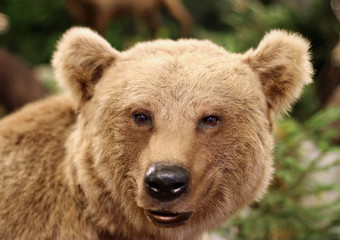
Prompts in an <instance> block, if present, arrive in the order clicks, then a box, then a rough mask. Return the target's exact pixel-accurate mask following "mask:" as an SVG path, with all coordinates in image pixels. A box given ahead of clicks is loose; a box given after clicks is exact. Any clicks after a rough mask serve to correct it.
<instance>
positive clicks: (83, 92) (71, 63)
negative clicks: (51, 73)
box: [52, 27, 119, 108]
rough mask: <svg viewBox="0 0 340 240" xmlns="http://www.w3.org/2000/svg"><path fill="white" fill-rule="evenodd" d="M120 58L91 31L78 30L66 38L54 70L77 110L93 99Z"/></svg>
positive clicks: (62, 41)
mask: <svg viewBox="0 0 340 240" xmlns="http://www.w3.org/2000/svg"><path fill="white" fill-rule="evenodd" d="M118 54H119V53H118V52H117V51H116V50H115V49H113V48H112V47H111V45H110V44H109V43H108V42H107V41H106V40H104V39H103V38H102V37H101V36H99V35H98V34H97V33H95V32H93V31H92V30H90V29H88V28H83V27H74V28H71V29H70V30H68V31H67V32H66V33H65V34H64V35H63V36H62V38H61V40H60V41H59V42H58V45H57V50H56V51H55V53H54V54H53V58H52V66H53V67H54V69H55V75H56V79H57V81H58V83H59V84H60V85H61V86H62V87H66V88H67V89H69V90H70V91H71V93H72V97H73V98H74V100H75V104H76V108H79V107H81V106H82V105H83V104H84V103H85V102H86V101H87V100H89V99H91V97H92V96H93V93H94V87H95V84H96V83H97V82H98V81H99V80H100V78H101V76H102V74H103V72H104V70H105V69H106V68H108V67H109V66H110V65H111V64H112V62H113V61H114V60H115V58H116V57H117V56H118Z"/></svg>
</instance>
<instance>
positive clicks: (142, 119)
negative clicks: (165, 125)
mask: <svg viewBox="0 0 340 240" xmlns="http://www.w3.org/2000/svg"><path fill="white" fill-rule="evenodd" d="M132 118H133V120H134V121H135V123H137V124H138V125H151V123H152V122H151V117H150V116H149V115H148V114H145V113H137V114H134V115H133V117H132Z"/></svg>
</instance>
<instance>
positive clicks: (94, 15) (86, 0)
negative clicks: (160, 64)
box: [67, 0, 193, 38]
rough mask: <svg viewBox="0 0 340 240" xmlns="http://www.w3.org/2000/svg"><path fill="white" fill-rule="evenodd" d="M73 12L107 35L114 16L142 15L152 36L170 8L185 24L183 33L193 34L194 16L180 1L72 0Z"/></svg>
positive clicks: (182, 27)
mask: <svg viewBox="0 0 340 240" xmlns="http://www.w3.org/2000/svg"><path fill="white" fill-rule="evenodd" d="M67 8H68V10H69V12H70V14H71V15H72V16H73V17H74V18H75V19H76V20H77V21H79V22H81V23H84V24H86V25H87V26H89V27H91V28H93V29H95V30H96V31H98V32H99V33H101V34H104V33H105V32H106V30H107V28H108V25H109V23H110V22H111V20H112V19H116V18H119V17H121V16H124V15H130V16H134V17H140V18H142V19H144V21H145V22H146V23H147V24H148V25H149V27H150V32H151V36H152V37H153V38H154V37H155V36H156V32H157V29H158V28H159V26H160V10H161V8H164V9H166V10H167V11H168V12H169V14H170V15H171V16H172V17H174V18H175V19H176V20H177V21H178V23H179V24H180V27H181V36H182V37H190V36H191V34H192V25H193V23H192V18H191V16H190V13H189V12H188V11H187V10H186V8H185V6H184V5H183V3H182V2H181V1H180V0H138V1H135V0H68V1H67Z"/></svg>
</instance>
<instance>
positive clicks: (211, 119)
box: [201, 116, 220, 127]
mask: <svg viewBox="0 0 340 240" xmlns="http://www.w3.org/2000/svg"><path fill="white" fill-rule="evenodd" d="M219 123H220V118H219V117H216V116H207V117H204V118H202V120H201V125H203V127H215V126H216V125H218V124H219Z"/></svg>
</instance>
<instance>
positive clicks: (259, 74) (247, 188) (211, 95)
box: [52, 27, 312, 239]
mask: <svg viewBox="0 0 340 240" xmlns="http://www.w3.org/2000/svg"><path fill="white" fill-rule="evenodd" d="M52 63H53V66H54V68H55V72H56V78H57V80H58V81H59V83H60V84H61V85H62V86H64V87H65V88H67V89H69V92H70V93H71V96H72V98H73V102H74V108H75V109H76V111H77V123H76V125H75V128H74V130H73V132H72V134H71V136H70V138H69V141H68V145H67V146H68V157H69V159H70V162H72V163H73V165H74V167H73V170H72V171H71V170H70V172H72V176H73V178H72V179H73V180H72V181H73V182H74V183H75V184H78V185H79V186H81V188H82V191H83V192H84V198H85V199H86V202H87V212H88V214H89V215H90V216H91V217H92V218H93V219H94V221H95V222H96V224H97V225H98V226H99V227H100V228H101V229H103V231H109V232H111V233H112V234H114V233H117V232H119V234H121V236H131V234H132V232H134V234H136V233H138V234H139V236H141V238H140V239H142V238H143V237H142V236H145V239H152V236H161V237H159V239H196V237H197V236H198V235H199V234H201V233H202V232H203V231H207V230H210V229H211V228H213V227H216V226H217V225H218V224H221V223H222V222H223V221H224V220H226V219H227V218H228V217H230V216H231V215H232V214H233V213H235V212H236V211H237V210H239V209H240V208H242V207H243V206H245V205H248V204H250V203H251V202H253V201H254V200H256V199H258V198H260V197H261V196H262V194H263V193H264V192H265V191H266V189H267V186H268V184H269V182H270V179H271V176H272V173H273V167H272V165H273V159H272V150H273V145H274V144H273V138H272V129H273V123H274V121H275V119H276V118H278V117H279V116H280V115H281V114H282V113H286V112H287V111H288V110H289V109H290V107H291V105H292V104H293V103H294V102H295V101H296V100H297V98H298V97H299V96H300V93H301V90H302V88H303V86H304V85H305V84H308V83H310V82H311V75H312V66H311V63H310V54H309V43H308V42H307V41H306V40H304V39H303V38H302V37H301V36H299V35H297V34H293V33H287V32H285V31H280V30H274V31H271V32H270V33H268V34H267V35H266V36H265V37H264V38H263V40H262V41H261V42H260V44H259V46H258V47H257V48H256V49H250V50H248V51H247V52H245V53H244V54H235V53H229V52H227V51H226V50H224V49H223V48H221V47H219V46H216V45H215V44H213V43H211V42H210V41H202V40H192V39H188V40H178V41H172V40H157V41H152V42H145V43H140V44H137V45H136V46H135V47H133V48H131V49H129V50H127V51H123V52H118V51H117V50H115V49H114V48H112V47H111V46H110V44H109V43H108V42H106V41H105V40H104V39H103V38H102V37H100V36H99V35H97V34H96V33H94V32H93V31H91V30H89V29H86V28H79V27H76V28H72V29H71V30H69V31H68V32H67V33H65V35H64V36H63V37H62V39H61V40H60V42H59V44H58V47H57V51H56V52H55V54H54V57H53V61H52ZM70 181H71V180H70ZM117 219H119V220H117ZM174 228H176V231H174Z"/></svg>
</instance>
